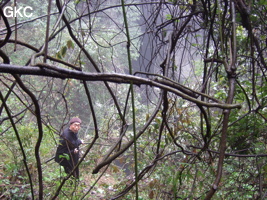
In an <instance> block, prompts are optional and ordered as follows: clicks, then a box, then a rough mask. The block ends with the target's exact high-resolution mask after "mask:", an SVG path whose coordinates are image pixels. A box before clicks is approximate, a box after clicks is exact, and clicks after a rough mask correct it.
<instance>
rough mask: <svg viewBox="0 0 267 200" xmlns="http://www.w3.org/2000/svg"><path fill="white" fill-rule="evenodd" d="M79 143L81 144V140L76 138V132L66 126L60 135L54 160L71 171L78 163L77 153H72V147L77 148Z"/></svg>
mask: <svg viewBox="0 0 267 200" xmlns="http://www.w3.org/2000/svg"><path fill="white" fill-rule="evenodd" d="M80 144H82V142H81V140H80V139H79V138H78V136H77V133H74V132H72V131H71V130H70V129H69V128H66V129H65V130H64V131H63V133H62V134H61V135H60V141H59V145H58V147H57V151H56V156H55V161H56V162H57V163H59V164H60V165H62V166H64V168H66V167H67V168H69V169H68V170H70V171H71V170H72V169H73V167H74V166H75V165H76V164H77V163H78V160H79V153H74V149H75V148H77V149H78V150H79V145H80ZM68 170H67V171H68ZM65 171H66V169H65ZM67 171H66V172H67Z"/></svg>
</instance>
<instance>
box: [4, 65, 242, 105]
mask: <svg viewBox="0 0 267 200" xmlns="http://www.w3.org/2000/svg"><path fill="white" fill-rule="evenodd" d="M0 73H9V74H21V75H37V76H48V77H54V78H61V79H66V78H72V79H77V80H85V81H106V82H113V83H125V84H130V83H131V82H133V84H134V85H138V86H140V85H149V86H152V87H157V88H160V89H163V90H166V91H169V92H171V93H174V94H176V95H178V96H180V97H181V98H183V99H186V100H188V101H190V102H193V103H195V104H198V105H201V106H204V107H216V108H221V109H235V108H241V105H240V104H232V103H218V102H220V101H219V100H218V101H217V102H205V101H201V100H199V99H198V98H194V97H192V96H189V95H187V94H185V93H183V92H181V91H180V90H179V88H176V87H175V86H173V87H171V86H169V85H166V84H164V83H161V80H160V79H159V78H155V79H148V78H142V77H137V76H133V75H127V74H119V73H88V72H82V71H74V70H68V69H65V68H60V67H56V66H51V65H46V64H40V65H39V66H35V67H26V66H18V65H7V64H0ZM196 93H198V92H196ZM206 96H207V95H206ZM209 99H210V101H212V100H213V99H214V98H213V97H210V98H209Z"/></svg>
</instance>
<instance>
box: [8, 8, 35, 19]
mask: <svg viewBox="0 0 267 200" xmlns="http://www.w3.org/2000/svg"><path fill="white" fill-rule="evenodd" d="M32 10H33V9H32V7H31V6H26V7H12V6H6V7H5V8H4V15H5V17H31V16H32V13H31V11H32Z"/></svg>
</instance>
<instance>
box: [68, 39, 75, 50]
mask: <svg viewBox="0 0 267 200" xmlns="http://www.w3.org/2000/svg"><path fill="white" fill-rule="evenodd" d="M67 47H68V49H70V48H72V49H74V44H73V42H72V40H68V41H67Z"/></svg>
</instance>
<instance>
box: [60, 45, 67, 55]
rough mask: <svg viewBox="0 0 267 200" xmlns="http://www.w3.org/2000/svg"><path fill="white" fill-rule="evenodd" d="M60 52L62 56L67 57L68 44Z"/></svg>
mask: <svg viewBox="0 0 267 200" xmlns="http://www.w3.org/2000/svg"><path fill="white" fill-rule="evenodd" d="M60 53H61V55H62V57H65V55H66V53H67V47H66V46H64V47H62V48H61V50H60Z"/></svg>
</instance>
